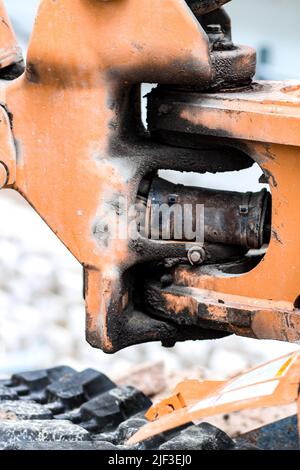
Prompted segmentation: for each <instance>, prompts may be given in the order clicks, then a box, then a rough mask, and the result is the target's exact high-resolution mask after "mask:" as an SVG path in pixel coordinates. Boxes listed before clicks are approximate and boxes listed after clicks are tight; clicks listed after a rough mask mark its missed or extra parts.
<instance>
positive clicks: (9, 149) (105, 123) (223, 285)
mask: <svg viewBox="0 0 300 470" xmlns="http://www.w3.org/2000/svg"><path fill="white" fill-rule="evenodd" d="M225 3H227V2H225V1H223V0H222V1H210V2H208V1H197V2H183V1H182V0H164V1H163V2H161V0H151V1H149V0H126V1H122V2H119V1H115V0H111V1H109V2H104V1H99V0H57V1H55V2H53V1H52V0H43V1H42V2H41V4H40V7H39V11H38V16H37V19H36V22H35V26H34V30H33V34H32V37H31V41H30V45H29V49H28V55H27V62H26V71H25V73H24V74H23V75H22V76H21V77H19V79H18V80H13V81H12V82H8V81H6V82H4V83H3V82H2V84H1V92H0V104H1V107H0V109H1V113H2V118H1V123H0V124H1V126H0V138H1V149H2V150H1V156H0V184H1V186H2V187H4V188H11V189H14V190H16V191H18V192H19V193H20V194H21V195H22V196H23V197H24V198H25V199H26V200H27V201H28V202H29V203H30V205H31V206H32V207H33V208H34V209H35V210H36V211H37V213H38V214H39V215H40V216H41V217H42V218H43V220H44V221H45V222H46V223H47V224H48V225H49V227H50V228H51V229H52V230H53V232H54V233H55V234H56V235H57V236H58V238H59V239H60V240H61V241H62V243H64V245H65V246H66V247H67V248H68V249H69V250H70V252H71V253H72V254H73V255H74V257H75V258H76V259H77V260H78V261H79V262H80V263H81V264H82V266H83V268H84V296H85V302H86V314H87V321H86V330H87V339H88V341H89V342H90V344H91V345H92V346H94V347H98V348H102V349H103V350H104V351H106V352H109V353H113V352H115V351H117V350H119V349H121V348H124V347H127V346H129V345H132V344H137V343H142V342H147V341H161V342H162V343H163V344H164V345H166V346H172V345H173V344H174V343H176V341H184V340H187V339H208V338H217V337H221V336H224V335H228V334H230V333H232V332H235V333H238V334H242V335H249V336H254V337H257V338H270V339H271V338H273V339H284V340H288V341H297V340H299V308H298V307H299V305H298V304H299V302H298V300H297V299H298V297H299V290H298V289H299V279H298V276H297V272H300V270H299V268H300V266H299V263H300V261H299V260H298V259H299V257H298V256H297V247H298V234H297V214H298V212H299V207H298V206H299V204H300V202H299V201H300V197H299V196H300V194H299V189H298V188H299V185H298V180H299V175H298V173H299V171H298V170H297V169H298V168H299V165H298V157H299V137H298V136H299V135H300V134H299V111H298V110H299V104H300V102H299V86H300V85H299V84H298V83H293V84H292V85H291V84H290V83H288V82H287V83H264V82H263V83H258V84H255V83H253V82H252V79H253V76H254V73H255V51H254V50H253V49H252V48H248V47H243V46H239V45H236V44H235V43H234V42H233V41H232V35H231V24H230V19H229V17H228V15H227V14H226V13H225V11H224V9H223V8H222V7H223V5H224V4H225ZM0 4H1V12H3V15H2V17H3V18H4V23H6V16H5V13H4V6H3V3H2V2H0ZM158 12H159V14H158ZM149 18H151V21H149ZM4 23H3V24H2V26H1V28H3V27H4V26H5V24H4ZM141 24H143V28H141ZM166 25H167V27H166ZM7 26H8V27H7V33H6V34H7V35H6V34H4V33H3V34H4V35H3V36H1V35H0V41H1V43H0V46H1V47H0V48H1V50H2V48H3V49H5V48H6V47H8V49H9V50H15V51H18V49H14V48H15V36H14V34H13V31H12V28H11V25H10V24H8V23H7ZM1 31H2V30H1ZM3 31H4V30H3ZM178 31H180V34H178ZM79 32H80V34H79ZM10 60H11V62H10V63H8V62H7V63H6V62H5V63H3V70H5V69H6V68H7V67H10V64H11V65H13V64H14V63H16V64H17V63H18V64H19V63H20V62H19V55H18V53H17V54H16V55H11V59H10ZM142 83H157V84H158V87H157V89H156V90H154V91H153V92H152V93H151V95H150V96H149V97H148V110H149V114H148V125H149V128H148V129H145V128H144V126H143V125H142V119H141V118H142V116H141V92H140V91H141V84H142ZM253 161H256V162H257V163H258V164H259V165H260V166H261V168H262V170H263V172H264V175H265V178H267V179H268V181H269V185H270V189H271V196H270V195H269V193H267V192H265V191H264V192H262V193H260V194H251V195H250V194H245V195H242V194H235V195H234V194H232V193H226V194H225V193H222V192H218V191H216V192H211V191H208V190H205V189H202V190H201V189H199V188H198V189H193V188H186V189H185V190H184V189H179V188H177V187H173V188H172V191H175V192H178V193H180V191H182V193H180V194H182V198H183V200H184V199H187V201H189V200H190V198H191V197H192V195H193V197H195V202H196V201H198V200H199V201H200V202H201V201H202V202H203V201H204V202H205V205H207V201H208V200H209V201H210V202H209V204H214V203H215V204H217V201H220V200H222V205H221V207H219V208H216V207H215V206H214V205H213V206H212V207H213V210H212V212H211V210H210V209H209V208H208V210H207V216H206V217H208V218H207V227H206V233H205V223H204V234H205V236H204V237H203V238H204V239H203V243H201V240H198V239H195V240H193V239H192V240H191V241H187V240H185V239H183V240H179V241H178V240H172V239H171V240H165V239H163V240H161V239H159V240H157V239H153V238H151V237H150V238H149V237H148V236H143V233H141V232H140V231H133V232H134V233H132V232H131V231H130V230H131V228H132V222H134V223H136V220H135V219H134V217H135V210H136V203H137V201H139V200H140V199H142V205H143V204H144V203H145V199H146V205H147V201H148V196H149V193H146V196H145V187H146V188H147V184H148V183H146V184H145V180H146V181H148V182H149V181H150V186H149V191H150V192H151V191H152V190H153V189H154V186H153V185H155V184H156V183H158V182H159V181H160V180H156V179H155V178H156V175H157V173H159V171H160V170H168V169H171V170H176V171H194V172H196V173H201V174H203V173H205V172H208V171H209V172H218V171H222V172H224V171H233V170H240V169H244V168H249V167H250V166H251V165H252V163H253ZM153 180H154V183H153V185H152V189H151V184H152V183H151V181H152V182H153ZM166 184H167V183H163V185H165V186H166ZM141 188H144V189H142V193H144V196H143V194H142V197H141V194H140V191H141ZM162 189H163V188H162ZM170 189H171V188H170ZM168 191H169V190H168ZM168 191H167V192H168ZM188 193H189V194H188ZM49 194H51V195H52V197H49ZM162 194H163V191H162ZM154 197H155V198H157V197H158V200H159V201H160V200H162V201H164V196H162V199H160V196H159V194H158V193H157V191H156V192H155V195H154ZM271 197H272V204H270V198H271ZM169 202H170V203H171V205H172V204H173V203H172V198H171V199H170V201H169ZM192 205H193V204H192ZM148 206H149V201H148ZM132 208H133V212H134V217H133V220H132V219H131V216H130V213H131V209H132ZM150 209H151V207H150ZM204 209H205V208H204ZM222 210H223V212H224V217H225V219H223V220H222V217H221V214H223V212H222ZM247 211H248V213H246V212H247ZM188 219H191V220H188ZM185 222H189V223H190V224H191V225H192V223H193V214H192V213H190V216H188V217H187V220H185ZM204 222H205V210H204ZM139 224H140V225H143V222H141V221H140V223H139ZM160 228H162V227H160ZM160 228H159V227H158V232H160V231H161V230H160ZM215 232H216V233H215ZM269 238H270V241H269ZM268 242H269V243H268ZM253 248H255V249H253Z"/></svg>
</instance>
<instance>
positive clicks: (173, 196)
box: [168, 194, 178, 206]
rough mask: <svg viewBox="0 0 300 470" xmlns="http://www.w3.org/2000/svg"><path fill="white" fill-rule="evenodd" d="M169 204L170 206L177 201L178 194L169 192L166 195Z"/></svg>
mask: <svg viewBox="0 0 300 470" xmlns="http://www.w3.org/2000/svg"><path fill="white" fill-rule="evenodd" d="M168 202H169V205H170V206H172V205H173V204H176V203H177V202H178V195H177V194H169V196H168Z"/></svg>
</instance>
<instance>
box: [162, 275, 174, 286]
mask: <svg viewBox="0 0 300 470" xmlns="http://www.w3.org/2000/svg"><path fill="white" fill-rule="evenodd" d="M160 282H161V285H162V287H168V286H170V285H171V284H172V283H173V276H172V275H171V274H164V275H163V276H162V277H161V278H160Z"/></svg>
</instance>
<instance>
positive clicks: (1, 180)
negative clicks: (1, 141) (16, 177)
mask: <svg viewBox="0 0 300 470" xmlns="http://www.w3.org/2000/svg"><path fill="white" fill-rule="evenodd" d="M7 180H8V172H7V168H6V166H5V165H4V164H3V163H2V162H0V189H2V188H4V186H5V185H6V183H7Z"/></svg>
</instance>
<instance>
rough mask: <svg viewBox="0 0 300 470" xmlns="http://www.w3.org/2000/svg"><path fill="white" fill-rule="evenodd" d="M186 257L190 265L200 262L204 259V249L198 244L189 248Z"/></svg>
mask: <svg viewBox="0 0 300 470" xmlns="http://www.w3.org/2000/svg"><path fill="white" fill-rule="evenodd" d="M187 257H188V260H189V262H190V263H191V265H192V266H194V265H197V264H202V263H203V262H204V261H205V257H206V253H205V250H204V249H203V248H202V247H200V246H195V247H193V248H190V249H189V251H188V253H187Z"/></svg>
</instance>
